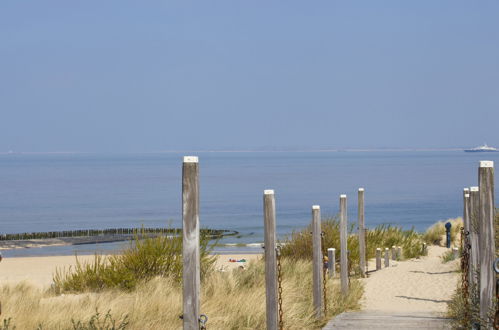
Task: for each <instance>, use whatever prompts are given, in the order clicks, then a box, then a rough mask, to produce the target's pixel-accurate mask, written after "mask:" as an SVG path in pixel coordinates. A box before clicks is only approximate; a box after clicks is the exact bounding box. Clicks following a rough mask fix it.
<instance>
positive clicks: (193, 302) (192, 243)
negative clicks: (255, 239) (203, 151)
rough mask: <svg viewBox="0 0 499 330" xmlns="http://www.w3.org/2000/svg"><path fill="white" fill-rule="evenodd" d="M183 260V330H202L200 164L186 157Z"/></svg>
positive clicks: (183, 184) (183, 194)
mask: <svg viewBox="0 0 499 330" xmlns="http://www.w3.org/2000/svg"><path fill="white" fill-rule="evenodd" d="M182 223H183V227H182V258H183V271H182V281H183V282H182V283H183V309H184V311H183V320H184V321H183V323H184V330H198V329H199V317H200V315H199V291H200V286H201V280H200V261H199V164H198V157H194V156H186V157H184V162H183V165H182Z"/></svg>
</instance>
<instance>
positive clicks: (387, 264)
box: [385, 248, 390, 268]
mask: <svg viewBox="0 0 499 330" xmlns="http://www.w3.org/2000/svg"><path fill="white" fill-rule="evenodd" d="M387 267H390V249H389V248H385V268H387Z"/></svg>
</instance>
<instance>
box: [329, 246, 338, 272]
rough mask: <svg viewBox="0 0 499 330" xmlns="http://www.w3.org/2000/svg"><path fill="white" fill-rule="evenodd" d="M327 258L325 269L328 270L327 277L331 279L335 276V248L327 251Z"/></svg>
mask: <svg viewBox="0 0 499 330" xmlns="http://www.w3.org/2000/svg"><path fill="white" fill-rule="evenodd" d="M327 257H328V259H329V262H328V266H327V267H328V270H329V277H330V278H331V277H334V276H336V249H335V248H329V249H327Z"/></svg>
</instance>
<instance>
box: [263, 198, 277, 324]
mask: <svg viewBox="0 0 499 330" xmlns="http://www.w3.org/2000/svg"><path fill="white" fill-rule="evenodd" d="M263 212H264V224H265V240H264V241H265V293H266V300H265V301H266V308H267V309H266V311H267V330H277V329H278V320H277V319H278V317H277V313H278V307H277V301H278V294H277V256H276V234H275V222H276V219H275V197H274V191H273V190H265V191H264V192H263Z"/></svg>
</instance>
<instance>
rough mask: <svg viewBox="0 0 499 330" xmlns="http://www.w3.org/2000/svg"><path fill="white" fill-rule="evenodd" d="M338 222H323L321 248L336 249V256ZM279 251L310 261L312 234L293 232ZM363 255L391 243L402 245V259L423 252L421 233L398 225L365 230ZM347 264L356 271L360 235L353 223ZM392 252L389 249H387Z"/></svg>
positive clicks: (373, 254)
mask: <svg viewBox="0 0 499 330" xmlns="http://www.w3.org/2000/svg"><path fill="white" fill-rule="evenodd" d="M339 226H340V224H339V221H338V219H336V218H329V219H326V220H323V221H322V231H323V232H324V238H323V241H324V248H329V247H334V248H336V255H337V257H338V256H339V255H340V234H339ZM283 243H284V244H283V247H282V254H283V256H285V257H289V258H292V259H297V260H311V258H312V235H311V228H310V227H309V228H306V229H303V230H301V231H295V232H293V233H292V234H291V236H290V237H288V239H286V240H285V241H284V242H283ZM366 243H367V245H366V255H367V259H370V258H374V257H375V256H376V248H382V250H383V251H384V249H385V248H390V249H391V247H392V246H397V247H398V246H400V247H402V257H403V258H417V257H420V256H422V255H424V254H425V253H426V251H425V250H423V238H422V235H421V234H420V233H418V232H416V231H415V230H414V229H410V230H403V229H402V228H401V227H398V226H391V225H379V226H377V227H375V228H374V229H369V230H367V232H366ZM348 248H349V251H350V253H349V264H350V265H351V267H352V269H351V270H352V272H355V273H358V270H359V262H360V255H359V237H358V235H357V234H356V233H355V231H354V226H353V225H351V226H350V227H349V228H348ZM390 251H391V250H390ZM390 253H391V252H390ZM371 269H372V267H371Z"/></svg>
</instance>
